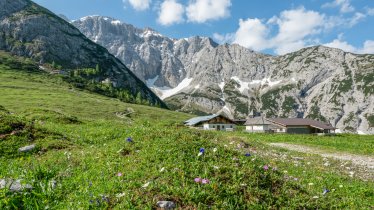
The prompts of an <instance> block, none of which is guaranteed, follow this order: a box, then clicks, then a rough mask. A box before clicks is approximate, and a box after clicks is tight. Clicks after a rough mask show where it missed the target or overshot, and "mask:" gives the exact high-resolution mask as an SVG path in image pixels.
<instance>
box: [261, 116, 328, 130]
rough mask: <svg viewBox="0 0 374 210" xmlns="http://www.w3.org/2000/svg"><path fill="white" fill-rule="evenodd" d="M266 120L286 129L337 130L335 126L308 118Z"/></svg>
mask: <svg viewBox="0 0 374 210" xmlns="http://www.w3.org/2000/svg"><path fill="white" fill-rule="evenodd" d="M266 120H268V121H269V122H272V123H274V124H278V125H281V126H285V127H287V126H297V125H304V126H305V125H307V126H311V127H314V128H317V129H321V130H335V128H334V127H333V126H331V125H330V124H328V123H326V122H321V121H317V120H312V119H306V118H268V119H266Z"/></svg>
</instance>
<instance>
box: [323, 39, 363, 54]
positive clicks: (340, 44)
mask: <svg viewBox="0 0 374 210" xmlns="http://www.w3.org/2000/svg"><path fill="white" fill-rule="evenodd" d="M324 46H326V47H332V48H338V49H341V50H344V51H346V52H356V51H357V49H356V48H355V47H354V46H352V45H350V44H348V42H346V41H342V40H340V39H334V40H333V41H332V42H330V43H327V44H324Z"/></svg>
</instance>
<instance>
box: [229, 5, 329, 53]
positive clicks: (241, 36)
mask: <svg viewBox="0 0 374 210" xmlns="http://www.w3.org/2000/svg"><path fill="white" fill-rule="evenodd" d="M324 20H325V18H324V15H321V14H320V13H318V12H314V11H307V10H305V8H303V7H300V8H297V9H294V10H286V11H283V12H282V13H281V14H280V16H279V17H278V16H274V17H272V18H271V19H269V20H268V21H264V20H259V19H247V20H242V19H240V20H239V28H238V30H237V31H236V32H235V35H234V39H233V43H237V44H240V45H241V46H244V47H247V48H251V49H253V50H257V51H258V50H265V49H273V50H274V52H275V53H277V54H285V53H288V52H292V51H295V50H299V49H301V48H303V47H305V46H307V45H309V44H313V43H315V40H312V39H311V36H312V35H315V34H319V33H321V32H322V29H323V28H324V25H323V24H324V22H325V21H324ZM274 26H275V27H276V28H277V29H278V31H277V33H275V34H274V35H273V36H272V37H270V36H269V34H270V32H271V29H272V28H273V27H274Z"/></svg>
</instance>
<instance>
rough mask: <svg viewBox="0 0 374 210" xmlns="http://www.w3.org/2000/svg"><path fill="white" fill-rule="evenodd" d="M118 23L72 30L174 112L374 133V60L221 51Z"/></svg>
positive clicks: (334, 52)
mask: <svg viewBox="0 0 374 210" xmlns="http://www.w3.org/2000/svg"><path fill="white" fill-rule="evenodd" d="M113 20H114V19H111V21H109V20H105V19H104V18H103V17H100V16H96V17H91V18H86V19H85V20H83V21H82V19H81V20H79V21H75V22H72V23H73V24H74V25H75V26H76V27H77V28H79V29H80V30H81V31H82V33H84V34H85V35H86V36H87V37H88V38H90V39H92V40H94V41H96V42H97V43H99V44H101V45H103V46H104V47H106V48H107V49H108V50H109V51H110V52H111V53H113V54H114V55H115V56H117V57H118V58H119V59H121V60H122V61H123V62H124V64H125V65H126V66H128V67H129V69H131V70H132V71H133V72H134V73H135V74H136V75H137V76H138V77H139V78H140V79H142V80H143V81H144V82H145V83H146V84H148V86H149V87H151V88H152V89H153V90H154V92H155V93H157V94H158V95H159V96H160V97H161V98H163V99H164V101H165V102H166V103H167V104H168V105H169V106H170V107H172V108H173V109H176V110H180V111H186V112H192V113H196V114H205V113H217V112H218V113H219V112H223V113H224V114H226V115H228V116H230V117H246V116H248V115H249V114H250V113H252V112H253V111H257V112H262V113H263V114H264V115H266V116H267V117H275V116H277V117H281V116H284V117H310V118H314V119H319V120H324V121H328V122H330V123H332V124H333V125H334V126H336V127H338V128H340V129H341V130H344V131H348V132H356V130H359V131H360V132H361V131H364V132H369V133H370V132H373V131H374V129H373V127H372V126H371V123H370V121H369V119H371V118H370V116H372V115H373V112H374V111H373V110H374V108H373V105H372V104H373V103H372V102H373V101H374V99H373V93H374V90H373V89H374V88H373V85H374V84H373V79H372V78H373V76H372V73H371V72H372V70H373V66H374V65H373V61H374V56H373V55H370V54H366V55H365V54H364V55H357V54H353V53H348V52H344V51H342V50H340V49H335V48H328V47H325V46H313V47H308V48H304V49H301V50H299V51H296V52H293V53H289V54H286V55H282V56H273V55H267V54H262V53H258V52H255V51H253V50H250V49H247V48H244V47H241V46H239V45H236V44H234V45H230V44H223V45H218V44H217V43H215V42H214V41H213V40H212V39H210V38H207V37H198V36H195V37H190V38H188V39H171V38H168V37H166V36H162V35H160V34H159V33H158V32H156V33H148V34H147V33H146V30H145V29H137V28H136V27H134V26H132V25H131V27H129V24H126V23H121V24H112V21H113ZM114 21H116V20H114ZM117 21H118V20H117ZM132 29H133V30H132ZM144 34H147V36H144ZM322 93H323V94H322ZM352 95H354V96H355V97H352Z"/></svg>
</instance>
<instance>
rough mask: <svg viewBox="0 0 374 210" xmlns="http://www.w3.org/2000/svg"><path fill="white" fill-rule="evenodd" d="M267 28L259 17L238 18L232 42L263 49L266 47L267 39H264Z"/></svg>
mask: <svg viewBox="0 0 374 210" xmlns="http://www.w3.org/2000/svg"><path fill="white" fill-rule="evenodd" d="M268 31H269V30H268V28H267V27H266V25H265V24H264V23H262V22H261V20H259V19H257V18H256V19H247V20H243V19H240V20H239V29H238V30H237V31H236V33H235V35H234V43H236V44H239V45H241V46H243V47H247V48H251V49H253V50H264V49H266V48H268V44H269V41H268V40H266V37H267V35H268Z"/></svg>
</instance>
